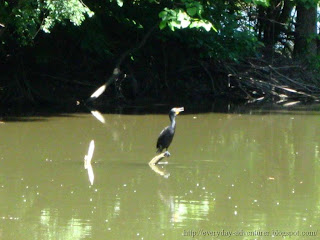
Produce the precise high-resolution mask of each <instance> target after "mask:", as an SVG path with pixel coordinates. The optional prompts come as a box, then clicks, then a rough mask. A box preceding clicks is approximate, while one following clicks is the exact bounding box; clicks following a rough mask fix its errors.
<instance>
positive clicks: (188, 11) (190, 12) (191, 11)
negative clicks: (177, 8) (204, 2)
mask: <svg viewBox="0 0 320 240" xmlns="http://www.w3.org/2000/svg"><path fill="white" fill-rule="evenodd" d="M197 11H198V9H197V8H196V7H191V8H187V13H188V14H189V15H190V16H191V17H193V16H194V15H196V13H197Z"/></svg>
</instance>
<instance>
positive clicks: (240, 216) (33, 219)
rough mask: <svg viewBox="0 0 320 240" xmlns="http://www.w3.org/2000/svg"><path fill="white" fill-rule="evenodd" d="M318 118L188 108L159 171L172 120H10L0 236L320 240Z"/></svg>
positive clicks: (2, 165) (1, 167)
mask: <svg viewBox="0 0 320 240" xmlns="http://www.w3.org/2000/svg"><path fill="white" fill-rule="evenodd" d="M319 115H320V112H317V111H289V110H286V111H262V112H256V113H255V112H253V114H231V113H230V114H222V113H205V114H197V113H192V114H191V113H188V108H186V109H185V112H184V113H183V114H180V115H179V116H178V117H177V132H176V135H175V138H174V140H173V143H172V145H171V146H170V148H169V151H170V153H171V157H170V158H167V159H164V161H168V164H166V165H158V166H157V167H155V168H153V169H152V168H151V167H149V165H148V162H149V161H150V160H151V159H152V158H153V157H154V156H155V150H156V149H155V143H156V139H157V137H158V134H159V132H160V131H161V129H162V128H163V127H165V126H166V125H168V123H169V119H168V116H167V115H162V114H160V115H159V114H157V115H156V114H145V115H118V114H104V115H103V116H104V118H105V120H106V123H105V124H102V123H100V122H99V121H97V120H96V119H95V118H94V117H93V116H92V115H91V114H74V115H65V116H62V117H31V118H15V119H11V120H13V121H6V120H3V121H4V123H2V124H0V131H1V134H0V138H1V139H0V239H24V240H25V239H32V240H34V239H39V240H42V239H47V240H50V239H54V240H55V239H66V240H68V239H72V240H76V239H191V238H192V235H195V236H194V238H193V239H271V237H272V235H274V237H275V238H276V239H277V238H278V239H281V237H280V236H279V235H280V234H292V235H295V236H293V237H291V238H290V239H318V238H319V236H320V232H318V231H319V230H320V226H319V223H320V220H319V219H320V147H319V143H320V121H319V120H320V118H319ZM92 139H93V140H94V141H95V151H94V155H93V160H92V167H93V171H94V176H95V179H94V184H93V185H92V186H90V183H89V179H88V174H87V170H85V169H84V166H83V160H84V156H85V154H87V151H88V146H89V143H90V141H91V140H92ZM229 231H230V232H229ZM219 234H220V235H219ZM222 234H223V235H222ZM229 234H232V236H231V237H229V238H228V235H229ZM305 234H307V235H312V236H309V237H305V236H302V235H305ZM261 235H262V236H261ZM263 235H269V237H266V236H263ZM298 235H299V237H297V236H298ZM315 235H316V236H315ZM288 239H289V238H288Z"/></svg>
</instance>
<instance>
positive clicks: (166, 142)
mask: <svg viewBox="0 0 320 240" xmlns="http://www.w3.org/2000/svg"><path fill="white" fill-rule="evenodd" d="M182 111H184V108H183V107H180V108H172V109H171V111H170V112H169V118H170V121H171V124H170V125H169V126H168V127H166V128H165V129H163V130H162V131H161V133H160V135H159V137H158V141H157V149H158V150H157V153H161V152H162V150H163V149H166V150H168V147H169V146H170V143H171V142H172V139H173V136H174V132H175V130H176V120H175V118H176V116H177V115H178V114H179V113H180V112H182Z"/></svg>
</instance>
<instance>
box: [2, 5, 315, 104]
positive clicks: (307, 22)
mask: <svg viewBox="0 0 320 240" xmlns="http://www.w3.org/2000/svg"><path fill="white" fill-rule="evenodd" d="M317 3H318V1H315V0H235V1H225V0H207V1H194V0H180V1H173V0H165V1H157V0H136V1H121V0H109V1H107V0H96V1H81V0H62V1H55V0H16V1H2V2H0V39H1V46H0V57H1V58H2V59H3V62H4V63H5V64H4V65H3V66H2V68H3V69H2V70H5V73H3V74H2V83H1V84H2V86H1V87H2V90H1V92H0V93H2V94H1V96H2V98H3V99H5V100H8V101H11V100H12V101H15V100H19V99H20V100H21V99H26V98H27V99H29V100H31V101H35V102H36V101H41V100H48V101H50V100H52V99H53V98H54V96H56V93H54V92H55V91H58V90H56V89H58V88H59V89H60V90H61V89H65V90H66V91H68V92H70V91H71V93H70V94H69V96H71V97H72V98H79V97H80V98H83V97H84V96H85V95H88V93H89V92H90V91H92V89H94V88H95V87H96V86H97V85H99V84H101V83H103V82H104V81H106V79H107V78H108V76H110V75H111V74H112V70H113V69H114V68H115V67H116V66H117V64H118V65H121V66H118V67H120V69H121V76H119V77H118V78H117V81H115V84H114V87H113V90H112V92H113V94H114V96H115V97H118V98H119V97H121V98H126V99H128V98H136V97H139V96H141V97H147V96H149V97H150V96H153V97H156V98H158V99H159V98H160V99H161V98H163V97H164V96H169V95H174V94H173V92H175V90H176V89H180V95H183V96H187V98H190V99H194V98H197V97H200V96H201V97H203V96H209V95H210V96H219V95H223V94H226V93H227V92H228V91H230V90H231V89H230V88H232V87H230V86H231V85H232V83H230V81H231V82H233V88H236V89H237V90H239V89H240V92H242V94H240V95H241V97H242V98H243V97H244V98H248V97H249V98H252V97H253V95H254V94H251V93H252V92H259V94H258V95H259V97H261V96H264V95H265V94H266V91H267V89H269V88H272V85H270V81H266V82H268V83H266V84H267V85H268V84H269V86H268V87H266V86H267V85H263V86H262V85H259V84H258V82H256V83H255V84H252V82H251V83H250V81H245V82H244V83H242V82H239V78H241V77H245V76H244V74H238V73H239V72H241V73H244V72H248V68H247V67H249V65H250V64H251V70H252V69H254V71H256V70H257V66H258V65H259V67H262V66H260V64H261V63H263V61H265V60H267V61H272V63H274V62H276V60H275V58H276V57H280V56H281V57H284V58H286V59H287V60H286V61H293V60H298V61H300V62H303V63H307V64H308V65H309V66H311V67H313V68H314V69H316V70H317V69H318V68H319V66H320V65H319V63H318V62H320V61H319V60H318V59H319V58H318V54H317V39H318V33H317V10H316V9H317V8H316V7H317ZM248 58H255V59H256V60H257V61H255V62H254V63H255V64H256V65H255V67H254V68H252V64H253V63H252V61H251V62H250V63H249V62H248V61H247V60H246V59H248ZM244 62H246V64H247V66H246V67H244V68H240V66H241V64H243V63H244ZM286 63H287V62H286ZM234 64H236V66H235V65H234ZM268 64H269V62H268V63H267V64H266V65H268ZM17 69H19V71H16V70H17ZM242 70H243V71H242ZM258 70H261V69H258ZM268 71H269V72H266V73H265V76H267V77H265V78H268V76H269V75H268V74H269V73H270V71H271V70H270V69H269V70H268ZM299 71H300V70H299ZM299 71H298V72H299ZM2 72H3V71H2ZM280 74H282V75H283V73H280ZM240 75H241V76H240ZM249 75H250V74H249ZM249 75H248V76H246V80H250V78H252V77H254V78H256V79H257V76H249ZM298 75H299V74H298ZM234 76H237V77H236V78H235V77H234ZM279 76H281V75H279ZM291 77H293V76H288V78H290V79H291ZM295 77H296V78H299V79H298V80H297V81H298V82H299V83H300V85H303V86H306V85H309V84H312V85H313V87H317V86H316V85H317V83H318V81H317V80H316V78H314V77H313V78H312V82H311V83H310V82H305V79H301V78H300V76H297V74H296V75H295ZM13 79H15V80H13ZM261 79H262V80H264V78H260V79H259V80H261ZM278 80H279V79H278ZM291 80H292V79H291ZM283 81H285V80H284V79H283ZM291 82H292V81H291ZM284 83H286V84H287V81H285V82H283V83H281V86H283V85H285V84H284ZM272 84H273V83H272ZM71 85H72V86H73V88H72V89H74V90H70V87H71ZM17 86H18V87H17ZM74 86H76V87H74ZM244 86H245V89H246V90H244V89H243V87H244ZM291 87H293V86H291ZM294 87H297V86H294ZM255 88H257V89H256V90H259V91H256V90H255ZM241 89H242V90H241ZM232 91H234V90H232ZM281 91H284V90H283V89H282V90H281ZM60 92H61V96H59V97H60V98H62V97H63V91H60ZM163 93H166V94H163ZM64 94H65V92H64ZM278 95H280V92H279V93H278ZM257 97H258V96H257Z"/></svg>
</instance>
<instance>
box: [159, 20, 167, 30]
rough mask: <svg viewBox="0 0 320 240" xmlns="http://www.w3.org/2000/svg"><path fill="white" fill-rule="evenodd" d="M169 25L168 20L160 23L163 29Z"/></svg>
mask: <svg viewBox="0 0 320 240" xmlns="http://www.w3.org/2000/svg"><path fill="white" fill-rule="evenodd" d="M166 26H167V21H161V22H160V24H159V28H160V29H161V30H162V29H164V28H165V27H166Z"/></svg>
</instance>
